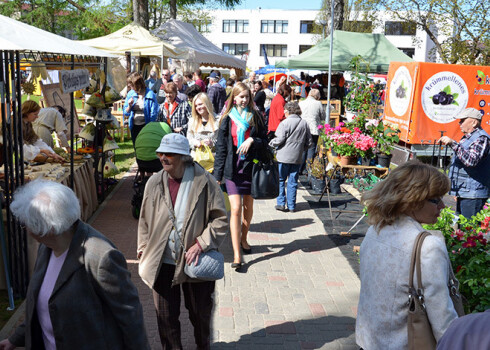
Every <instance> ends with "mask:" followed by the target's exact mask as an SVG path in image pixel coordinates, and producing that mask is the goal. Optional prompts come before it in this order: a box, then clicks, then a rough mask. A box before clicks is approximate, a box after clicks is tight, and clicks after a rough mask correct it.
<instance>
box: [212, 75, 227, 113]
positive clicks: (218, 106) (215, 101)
mask: <svg viewBox="0 0 490 350" xmlns="http://www.w3.org/2000/svg"><path fill="white" fill-rule="evenodd" d="M218 80H219V75H218V74H217V73H216V72H212V73H211V74H210V75H209V87H208V96H209V99H210V100H211V103H212V105H213V109H214V113H216V114H217V115H219V114H221V110H222V109H223V106H224V105H225V101H226V90H225V89H224V88H223V87H222V86H221V85H220V84H218Z"/></svg>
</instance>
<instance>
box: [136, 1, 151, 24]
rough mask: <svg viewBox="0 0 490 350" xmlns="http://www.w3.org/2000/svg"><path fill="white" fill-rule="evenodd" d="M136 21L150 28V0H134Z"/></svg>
mask: <svg viewBox="0 0 490 350" xmlns="http://www.w3.org/2000/svg"><path fill="white" fill-rule="evenodd" d="M133 18H134V22H135V23H137V24H139V25H140V26H142V27H143V28H146V29H148V24H149V23H148V22H149V16H148V0H133Z"/></svg>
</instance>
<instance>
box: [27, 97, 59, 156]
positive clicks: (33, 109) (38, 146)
mask: <svg viewBox="0 0 490 350" xmlns="http://www.w3.org/2000/svg"><path fill="white" fill-rule="evenodd" d="M40 110H41V107H39V105H38V104H37V103H36V102H34V101H26V102H24V103H23V104H22V124H23V125H22V139H23V141H24V145H23V150H24V159H25V160H27V161H29V162H42V163H53V162H56V163H63V161H64V159H63V158H62V157H60V156H59V155H57V154H56V153H54V151H53V149H52V148H51V147H49V146H48V145H47V144H46V143H45V142H44V141H43V140H41V139H40V138H39V137H38V136H37V135H36V133H35V132H34V129H33V127H32V123H33V122H34V121H35V120H36V119H37V117H38V116H39V111H40Z"/></svg>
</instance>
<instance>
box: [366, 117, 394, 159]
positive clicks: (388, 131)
mask: <svg viewBox="0 0 490 350" xmlns="http://www.w3.org/2000/svg"><path fill="white" fill-rule="evenodd" d="M366 129H367V130H368V134H369V135H371V136H372V137H373V138H374V140H375V141H376V143H377V146H376V148H377V151H378V153H383V154H387V155H390V154H391V151H392V150H393V148H394V145H395V144H397V143H398V141H400V137H399V136H398V135H399V133H400V129H398V127H397V126H396V125H394V124H391V123H389V122H383V121H382V120H379V121H378V120H375V121H370V122H368V123H366Z"/></svg>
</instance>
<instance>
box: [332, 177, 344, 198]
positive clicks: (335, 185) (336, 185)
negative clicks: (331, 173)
mask: <svg viewBox="0 0 490 350" xmlns="http://www.w3.org/2000/svg"><path fill="white" fill-rule="evenodd" d="M342 182H343V181H342V179H340V178H339V179H330V182H329V184H328V187H329V190H330V194H339V193H341V192H342V191H341V190H340V185H341V184H342Z"/></svg>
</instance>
